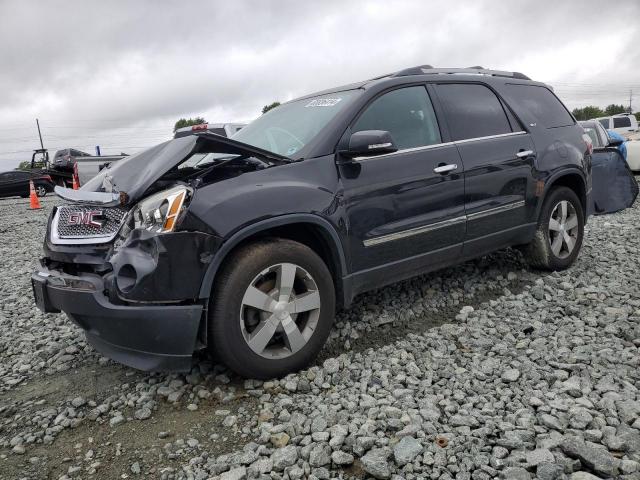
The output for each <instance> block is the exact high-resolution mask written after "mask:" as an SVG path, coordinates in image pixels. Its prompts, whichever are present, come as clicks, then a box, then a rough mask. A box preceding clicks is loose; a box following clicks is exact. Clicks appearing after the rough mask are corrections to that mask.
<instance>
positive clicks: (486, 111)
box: [436, 83, 535, 256]
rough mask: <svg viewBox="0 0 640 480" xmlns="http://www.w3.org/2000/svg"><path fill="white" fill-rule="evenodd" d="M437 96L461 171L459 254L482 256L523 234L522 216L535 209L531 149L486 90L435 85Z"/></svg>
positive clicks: (524, 135)
mask: <svg viewBox="0 0 640 480" xmlns="http://www.w3.org/2000/svg"><path fill="white" fill-rule="evenodd" d="M436 92H437V95H438V98H439V99H440V101H441V102H442V105H443V108H444V111H445V117H446V119H447V122H448V125H449V128H450V132H451V136H452V139H453V140H454V142H455V144H456V146H457V147H458V151H459V152H460V156H461V157H462V161H463V162H464V166H465V211H466V215H467V233H466V237H465V245H464V254H465V256H477V255H481V254H483V253H485V252H488V251H493V250H495V249H496V248H500V247H501V246H502V245H505V244H509V243H511V242H512V241H514V239H516V238H518V235H521V234H522V229H523V228H527V226H526V225H525V224H526V222H527V221H528V219H529V218H530V215H528V214H527V212H528V211H530V210H531V209H532V208H535V205H533V201H534V200H533V198H534V189H535V179H534V169H535V162H534V159H535V146H534V144H533V141H532V140H531V136H530V135H529V133H527V132H526V131H524V130H523V129H522V128H521V126H520V124H519V122H518V121H517V119H516V118H515V117H514V116H513V114H512V113H511V111H510V110H509V108H508V107H507V105H506V104H504V103H503V102H502V101H501V100H500V99H499V98H498V97H497V96H496V94H495V93H494V92H493V91H492V90H491V89H489V88H488V87H487V86H485V85H482V84H475V83H460V84H456V83H448V84H439V85H437V86H436ZM527 199H529V203H530V204H527Z"/></svg>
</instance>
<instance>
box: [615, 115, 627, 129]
mask: <svg viewBox="0 0 640 480" xmlns="http://www.w3.org/2000/svg"><path fill="white" fill-rule="evenodd" d="M630 126H631V119H630V118H629V117H613V128H624V127H630Z"/></svg>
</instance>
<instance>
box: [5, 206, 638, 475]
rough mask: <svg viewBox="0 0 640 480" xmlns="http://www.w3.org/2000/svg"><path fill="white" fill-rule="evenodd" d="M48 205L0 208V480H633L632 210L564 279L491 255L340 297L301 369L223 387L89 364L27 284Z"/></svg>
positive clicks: (201, 373) (196, 375)
mask: <svg viewBox="0 0 640 480" xmlns="http://www.w3.org/2000/svg"><path fill="white" fill-rule="evenodd" d="M55 202H56V200H55V199H53V198H51V197H46V198H45V199H44V201H43V204H44V207H45V208H44V209H43V210H40V211H35V212H32V211H29V210H28V202H27V201H25V200H20V199H3V200H0V234H2V243H1V245H0V258H1V259H2V262H1V265H0V273H1V277H0V478H2V479H5V478H6V479H14V478H97V479H98V478H99V479H101V478H135V477H142V476H147V477H149V478H163V479H164V478H166V479H174V478H189V479H208V478H216V477H217V476H220V478H222V479H227V480H229V479H244V478H265V479H267V478H283V479H286V478H288V479H300V478H318V479H326V478H371V477H373V478H381V479H386V478H397V479H400V478H406V479H411V478H432V479H437V478H440V479H474V480H481V479H491V478H507V479H528V478H536V477H537V478H540V479H563V478H570V479H573V480H587V479H592V478H625V479H640V393H639V392H638V388H639V387H640V369H639V368H638V367H639V364H640V355H639V351H638V349H639V348H640V291H639V289H638V281H637V277H638V274H639V273H640V258H639V257H638V254H637V252H638V250H639V249H640V240H639V239H638V226H637V225H638V224H640V207H639V206H638V205H636V206H635V207H634V208H632V209H629V210H626V211H624V212H620V213H617V214H614V215H610V216H606V217H597V218H592V219H591V220H590V223H589V225H588V228H587V233H586V239H585V245H584V247H583V251H582V253H581V256H580V257H579V260H578V262H577V263H576V265H575V266H574V267H573V268H572V269H571V270H569V271H567V272H562V273H552V274H547V273H541V272H536V271H532V270H529V269H528V268H527V267H526V266H525V264H524V263H523V262H522V260H521V258H520V256H519V254H518V253H517V252H515V251H511V250H507V251H503V252H499V253H497V254H494V255H491V256H489V257H485V258H482V259H479V260H476V261H473V262H468V263H466V264H464V265H461V266H458V267H455V268H450V269H446V270H443V271H441V272H437V273H435V274H432V275H427V276H423V277H419V278H416V279H413V280H410V281H407V282H402V283H399V284H397V285H393V286H391V287H388V288H385V289H381V290H378V291H375V292H372V293H370V294H367V295H363V296H360V297H358V299H357V301H356V303H355V304H354V306H353V307H352V308H351V309H350V310H348V311H345V312H341V313H339V314H338V316H337V319H336V325H335V328H334V332H333V334H332V337H331V340H330V342H329V344H328V346H327V348H326V349H325V351H324V352H323V353H322V355H321V358H320V359H319V360H318V362H317V364H316V365H314V366H312V367H310V368H309V369H307V370H305V371H302V372H299V373H298V374H295V375H289V376H287V377H286V378H283V379H281V380H273V381H269V382H264V383H263V382H258V381H252V380H246V381H245V380H241V379H238V378H236V377H234V376H233V375H231V374H230V373H229V372H228V371H226V370H225V368H224V367H222V366H220V365H216V364H214V363H212V362H211V361H210V360H209V359H208V358H207V357H206V356H204V355H200V356H198V357H197V358H195V359H194V366H193V369H192V371H191V373H190V374H188V375H163V374H145V373H141V372H138V371H135V370H132V369H129V368H126V367H122V366H120V365H118V364H115V363H114V362H111V361H110V360H108V359H106V358H104V357H101V356H100V355H99V354H97V353H96V352H94V351H93V349H92V348H91V347H90V346H88V345H87V344H86V342H85V340H84V337H83V335H82V333H81V332H80V330H79V329H78V328H76V327H75V326H73V325H72V324H71V323H70V322H69V321H67V320H66V318H65V317H64V315H53V314H47V315H45V314H41V313H40V312H39V311H38V310H37V309H36V308H35V307H34V305H33V303H32V300H31V292H30V285H29V274H30V273H31V271H32V269H33V268H34V265H35V260H34V259H37V258H38V256H39V255H40V252H41V242H42V238H43V235H44V230H45V224H46V218H47V216H48V212H49V210H50V208H51V206H52V205H53V204H54V203H55Z"/></svg>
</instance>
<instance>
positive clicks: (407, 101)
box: [351, 86, 441, 150]
mask: <svg viewBox="0 0 640 480" xmlns="http://www.w3.org/2000/svg"><path fill="white" fill-rule="evenodd" d="M363 130H386V131H388V132H389V133H391V136H392V137H393V139H394V141H395V142H396V145H397V146H398V149H400V150H406V149H408V148H416V147H424V146H427V145H433V144H435V143H440V142H441V139H440V130H439V128H438V122H437V120H436V115H435V112H434V111H433V105H432V104H431V99H430V98H429V95H428V94H427V89H426V88H425V87H424V86H416V87H405V88H399V89H398V90H393V91H391V92H388V93H385V94H384V95H382V96H380V97H378V98H376V99H375V100H374V101H373V102H371V104H369V106H368V107H367V108H366V110H365V111H364V112H363V113H362V115H360V117H359V118H358V119H357V120H356V122H355V124H354V125H353V128H352V129H351V131H352V132H354V133H355V132H361V131H363Z"/></svg>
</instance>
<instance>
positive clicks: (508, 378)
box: [500, 368, 520, 382]
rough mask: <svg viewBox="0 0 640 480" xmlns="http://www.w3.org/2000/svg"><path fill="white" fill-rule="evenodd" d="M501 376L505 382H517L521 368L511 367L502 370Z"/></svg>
mask: <svg viewBox="0 0 640 480" xmlns="http://www.w3.org/2000/svg"><path fill="white" fill-rule="evenodd" d="M500 378H502V380H503V381H504V382H515V381H517V380H518V379H519V378H520V370H517V369H515V368H510V369H508V370H505V371H504V372H502V376H501V377H500Z"/></svg>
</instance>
